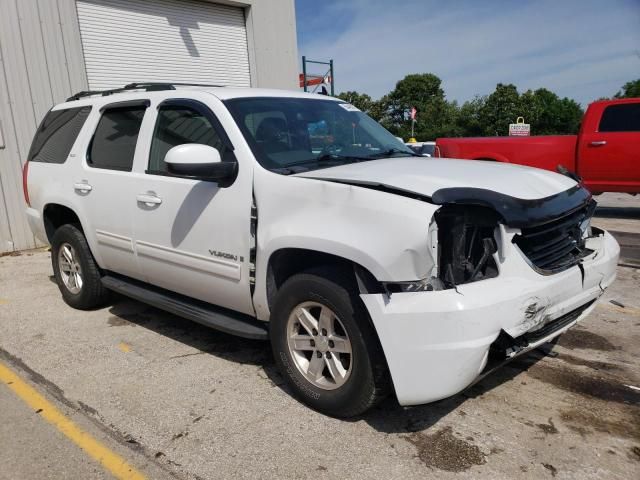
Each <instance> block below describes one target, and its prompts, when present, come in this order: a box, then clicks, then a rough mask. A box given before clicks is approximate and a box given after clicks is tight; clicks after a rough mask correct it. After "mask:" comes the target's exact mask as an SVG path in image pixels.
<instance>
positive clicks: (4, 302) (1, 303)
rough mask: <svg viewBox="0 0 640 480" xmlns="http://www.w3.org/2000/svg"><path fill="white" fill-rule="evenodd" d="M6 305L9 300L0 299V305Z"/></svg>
mask: <svg viewBox="0 0 640 480" xmlns="http://www.w3.org/2000/svg"><path fill="white" fill-rule="evenodd" d="M7 303H9V300H7V299H5V298H0V305H6V304H7Z"/></svg>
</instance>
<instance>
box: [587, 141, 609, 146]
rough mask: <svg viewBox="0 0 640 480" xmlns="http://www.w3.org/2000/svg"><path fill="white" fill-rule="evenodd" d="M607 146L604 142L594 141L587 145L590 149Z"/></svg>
mask: <svg viewBox="0 0 640 480" xmlns="http://www.w3.org/2000/svg"><path fill="white" fill-rule="evenodd" d="M606 144H607V141H606V140H596V141H595V142H591V143H590V144H589V145H591V146H592V147H602V146H604V145H606Z"/></svg>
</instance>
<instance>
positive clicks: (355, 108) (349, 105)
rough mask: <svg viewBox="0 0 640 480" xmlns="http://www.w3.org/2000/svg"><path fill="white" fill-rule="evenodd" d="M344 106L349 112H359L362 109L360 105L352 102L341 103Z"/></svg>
mask: <svg viewBox="0 0 640 480" xmlns="http://www.w3.org/2000/svg"><path fill="white" fill-rule="evenodd" d="M338 105H340V106H341V107H342V108H344V109H345V110H346V111H347V112H359V111H360V109H359V108H358V107H354V106H353V105H351V104H350V103H339V104H338Z"/></svg>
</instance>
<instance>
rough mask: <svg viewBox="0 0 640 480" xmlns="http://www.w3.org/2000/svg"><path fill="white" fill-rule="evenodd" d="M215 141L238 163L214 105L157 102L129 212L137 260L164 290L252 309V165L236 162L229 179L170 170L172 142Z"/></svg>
mask: <svg viewBox="0 0 640 480" xmlns="http://www.w3.org/2000/svg"><path fill="white" fill-rule="evenodd" d="M185 143H200V144H205V145H209V146H211V147H215V148H217V149H218V150H219V151H220V154H221V157H222V160H223V161H236V158H235V155H234V151H233V146H232V144H231V142H230V141H229V139H228V137H227V135H226V133H225V132H224V131H223V129H222V127H221V125H220V123H219V122H218V120H217V118H216V116H215V115H214V113H213V112H212V110H211V109H210V108H209V107H207V106H206V105H204V104H203V103H201V102H198V101H194V100H184V99H182V100H181V99H170V100H165V101H164V102H162V103H161V104H160V105H159V106H158V108H157V118H156V121H155V127H154V131H153V136H152V138H151V144H150V147H149V159H148V164H147V169H146V171H145V172H144V174H143V180H142V181H141V182H139V191H138V192H137V197H136V198H137V205H136V208H135V213H134V235H135V241H136V251H137V256H138V262H139V263H140V265H141V267H142V271H143V273H144V275H145V278H146V281H147V282H149V283H151V284H154V285H157V286H159V287H162V288H166V289H168V290H171V291H174V292H178V293H181V294H184V295H188V296H190V297H193V298H196V299H199V300H203V301H206V302H209V303H212V304H215V305H220V306H222V307H226V308H231V309H234V310H237V311H240V312H243V313H247V314H253V306H252V302H251V293H250V286H249V250H250V234H251V232H250V218H251V203H252V183H251V171H249V169H248V168H247V167H248V165H246V164H245V165H240V166H239V169H238V176H237V177H236V178H235V180H234V181H233V182H232V183H231V184H230V185H219V184H217V183H215V182H210V181H200V180H191V179H183V178H175V177H170V176H167V169H166V164H165V163H164V157H165V155H166V153H167V152H168V151H169V150H170V149H171V148H172V147H174V146H177V145H182V144H185Z"/></svg>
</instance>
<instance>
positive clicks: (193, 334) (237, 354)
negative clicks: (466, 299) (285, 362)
mask: <svg viewBox="0 0 640 480" xmlns="http://www.w3.org/2000/svg"><path fill="white" fill-rule="evenodd" d="M108 311H109V313H110V314H111V316H110V317H109V319H108V320H107V322H108V323H109V325H110V326H112V327H126V326H128V327H131V326H139V327H143V328H146V329H148V330H151V331H153V332H155V333H157V334H159V335H162V336H164V337H167V338H171V339H172V340H175V341H176V342H180V343H182V344H184V345H187V346H189V347H192V348H194V349H196V350H197V351H198V352H194V353H193V354H189V355H198V354H209V355H213V356H215V357H218V358H223V359H225V360H229V361H232V362H236V363H240V364H249V365H256V366H263V367H264V368H265V371H266V370H267V368H272V369H274V370H275V365H273V362H272V360H271V349H270V346H269V343H268V342H265V341H260V340H249V339H246V338H240V337H236V336H233V335H229V334H226V333H224V332H220V331H217V330H214V329H212V328H209V327H205V326H203V325H200V324H198V323H195V322H192V321H190V320H187V319H184V318H181V317H178V316H176V315H172V314H171V313H168V312H164V311H162V310H159V309H157V308H154V307H151V306H149V305H146V304H144V303H140V302H137V301H135V300H131V299H128V298H126V297H123V296H120V295H117V294H113V301H112V304H111V306H110V307H109V309H108Z"/></svg>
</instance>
